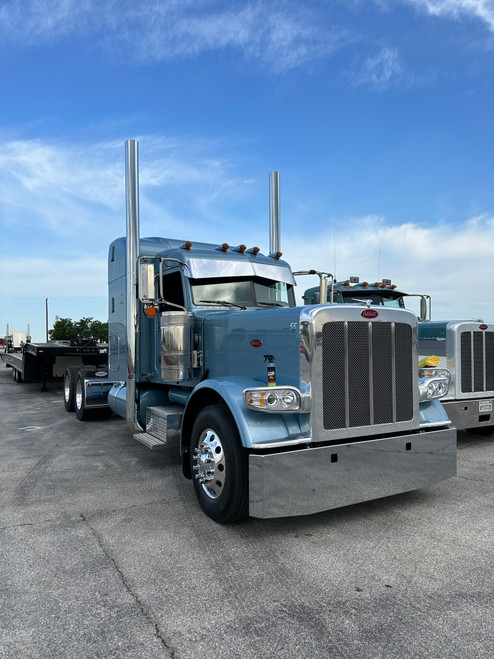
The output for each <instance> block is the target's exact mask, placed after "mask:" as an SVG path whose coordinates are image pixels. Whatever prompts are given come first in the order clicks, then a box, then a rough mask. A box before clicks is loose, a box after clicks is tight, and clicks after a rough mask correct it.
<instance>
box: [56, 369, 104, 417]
mask: <svg viewBox="0 0 494 659" xmlns="http://www.w3.org/2000/svg"><path fill="white" fill-rule="evenodd" d="M95 372H96V368H95V367H94V366H91V367H87V368H77V367H76V366H69V367H68V368H67V370H66V371H65V378H64V403H65V409H66V410H67V411H68V412H75V415H76V417H77V418H78V419H79V421H90V420H91V419H107V418H109V417H110V416H111V415H112V411H111V409H110V408H109V407H97V408H91V407H88V406H87V403H86V386H85V382H84V380H85V378H86V377H88V376H89V377H92V376H93V375H94V374H95ZM71 404H72V405H73V408H72V409H70V407H71Z"/></svg>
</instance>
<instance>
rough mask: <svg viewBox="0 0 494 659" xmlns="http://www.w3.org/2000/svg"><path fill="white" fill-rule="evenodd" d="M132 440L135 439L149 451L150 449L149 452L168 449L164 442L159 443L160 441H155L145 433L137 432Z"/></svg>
mask: <svg viewBox="0 0 494 659" xmlns="http://www.w3.org/2000/svg"><path fill="white" fill-rule="evenodd" d="M134 439H136V440H137V441H138V442H141V444H144V446H147V447H148V448H149V449H151V451H160V450H162V449H165V448H169V447H168V445H167V444H165V442H162V441H161V439H157V438H156V437H153V435H150V434H149V433H147V432H137V433H136V434H135V435H134Z"/></svg>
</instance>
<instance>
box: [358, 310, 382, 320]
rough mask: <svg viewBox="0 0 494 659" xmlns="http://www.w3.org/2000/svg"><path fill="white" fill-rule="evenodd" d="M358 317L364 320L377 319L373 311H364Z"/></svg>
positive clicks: (375, 312)
mask: <svg viewBox="0 0 494 659" xmlns="http://www.w3.org/2000/svg"><path fill="white" fill-rule="evenodd" d="M360 315H361V316H363V317H364V318H377V317H378V316H379V314H378V313H377V311H376V310H375V309H364V310H363V311H362V313H361V314H360Z"/></svg>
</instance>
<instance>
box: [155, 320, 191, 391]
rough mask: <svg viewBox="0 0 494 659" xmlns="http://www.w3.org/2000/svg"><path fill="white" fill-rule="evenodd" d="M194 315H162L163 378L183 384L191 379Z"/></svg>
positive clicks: (166, 380)
mask: <svg viewBox="0 0 494 659" xmlns="http://www.w3.org/2000/svg"><path fill="white" fill-rule="evenodd" d="M192 318H193V316H192V314H191V313H188V312H186V311H165V312H163V313H162V314H161V321H160V329H161V378H162V379H163V380H164V381H165V382H181V381H183V380H189V379H190V377H191V336H192Z"/></svg>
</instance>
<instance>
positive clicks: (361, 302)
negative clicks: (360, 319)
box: [352, 297, 372, 309]
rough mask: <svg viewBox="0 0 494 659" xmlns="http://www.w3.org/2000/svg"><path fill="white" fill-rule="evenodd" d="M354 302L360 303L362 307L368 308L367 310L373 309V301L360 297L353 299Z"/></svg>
mask: <svg viewBox="0 0 494 659" xmlns="http://www.w3.org/2000/svg"><path fill="white" fill-rule="evenodd" d="M352 300H353V301H354V302H359V303H360V304H361V305H362V306H364V307H367V309H370V308H371V304H372V300H362V299H360V298H358V297H353V298H352Z"/></svg>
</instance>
